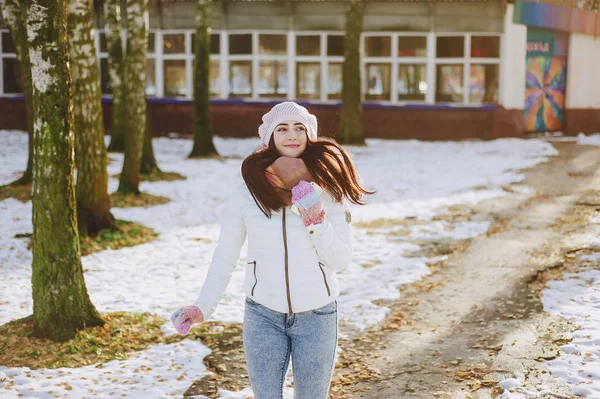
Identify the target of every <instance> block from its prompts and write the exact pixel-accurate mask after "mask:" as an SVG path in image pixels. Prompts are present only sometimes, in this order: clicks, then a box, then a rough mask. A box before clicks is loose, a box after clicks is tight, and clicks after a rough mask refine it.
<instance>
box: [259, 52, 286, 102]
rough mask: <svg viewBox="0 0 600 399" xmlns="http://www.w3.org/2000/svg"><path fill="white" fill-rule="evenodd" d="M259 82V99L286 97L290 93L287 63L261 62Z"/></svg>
mask: <svg viewBox="0 0 600 399" xmlns="http://www.w3.org/2000/svg"><path fill="white" fill-rule="evenodd" d="M259 71H260V72H259V80H258V95H259V97H278V98H281V97H286V96H287V93H288V74H287V62H285V61H261V62H260V69H259Z"/></svg>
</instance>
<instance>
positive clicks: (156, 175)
mask: <svg viewBox="0 0 600 399" xmlns="http://www.w3.org/2000/svg"><path fill="white" fill-rule="evenodd" d="M111 177H113V178H115V179H117V180H118V179H120V178H121V174H120V173H117V174H115V175H111ZM186 179H187V177H186V176H184V175H182V174H180V173H177V172H163V171H154V172H152V173H148V174H144V173H142V174H141V175H140V180H141V181H150V182H156V181H176V180H186Z"/></svg>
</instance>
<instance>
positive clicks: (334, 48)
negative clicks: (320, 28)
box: [327, 35, 344, 57]
mask: <svg viewBox="0 0 600 399" xmlns="http://www.w3.org/2000/svg"><path fill="white" fill-rule="evenodd" d="M327 55H330V56H340V57H343V56H344V36H337V35H327Z"/></svg>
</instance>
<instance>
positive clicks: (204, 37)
mask: <svg viewBox="0 0 600 399" xmlns="http://www.w3.org/2000/svg"><path fill="white" fill-rule="evenodd" d="M196 7H197V10H196V43H195V44H196V45H195V47H196V48H195V49H194V54H195V55H194V56H195V58H196V65H195V68H194V69H195V70H194V148H192V152H191V153H190V155H189V156H190V157H199V156H206V155H218V154H217V149H216V148H215V145H214V144H213V133H212V124H211V120H210V80H209V77H210V72H209V68H210V33H209V30H210V15H211V9H212V0H198V2H197V6H196Z"/></svg>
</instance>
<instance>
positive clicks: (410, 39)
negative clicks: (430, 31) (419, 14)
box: [398, 36, 427, 57]
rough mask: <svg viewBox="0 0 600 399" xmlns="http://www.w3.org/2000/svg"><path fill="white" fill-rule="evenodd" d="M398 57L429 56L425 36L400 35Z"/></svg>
mask: <svg viewBox="0 0 600 399" xmlns="http://www.w3.org/2000/svg"><path fill="white" fill-rule="evenodd" d="M398 57H427V38H426V37H425V36H399V37H398Z"/></svg>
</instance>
